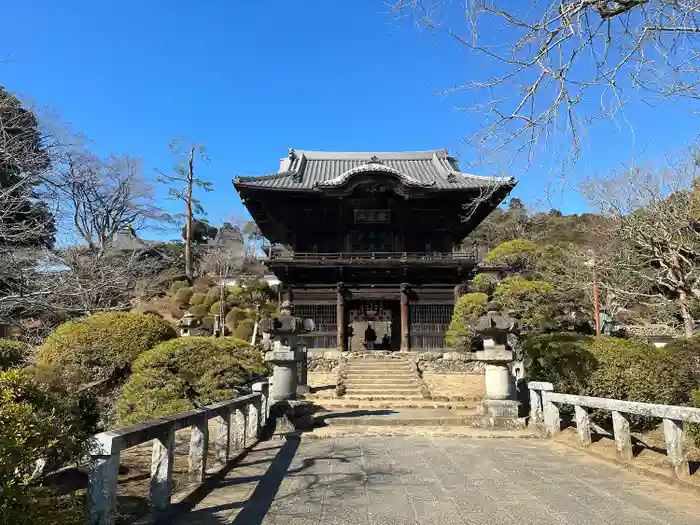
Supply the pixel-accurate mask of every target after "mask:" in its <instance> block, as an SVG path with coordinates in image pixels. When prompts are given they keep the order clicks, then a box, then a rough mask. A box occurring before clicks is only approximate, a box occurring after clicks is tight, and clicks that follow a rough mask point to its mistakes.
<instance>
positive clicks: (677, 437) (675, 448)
mask: <svg viewBox="0 0 700 525" xmlns="http://www.w3.org/2000/svg"><path fill="white" fill-rule="evenodd" d="M664 441H665V442H666V455H667V456H668V459H669V461H670V462H671V465H673V473H674V474H675V475H676V477H677V478H680V479H683V478H687V477H688V476H690V466H689V465H688V457H687V456H686V455H685V452H684V451H683V421H680V420H678V419H668V418H664Z"/></svg>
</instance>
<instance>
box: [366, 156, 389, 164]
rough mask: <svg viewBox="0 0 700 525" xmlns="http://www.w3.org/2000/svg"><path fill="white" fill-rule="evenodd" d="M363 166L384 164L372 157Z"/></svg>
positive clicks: (377, 158)
mask: <svg viewBox="0 0 700 525" xmlns="http://www.w3.org/2000/svg"><path fill="white" fill-rule="evenodd" d="M365 164H384V163H383V162H382V161H381V160H379V157H377V156H376V155H372V158H370V159H369V160H368V161H367V162H365Z"/></svg>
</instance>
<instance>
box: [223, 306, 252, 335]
mask: <svg viewBox="0 0 700 525" xmlns="http://www.w3.org/2000/svg"><path fill="white" fill-rule="evenodd" d="M246 317H248V314H247V313H246V311H245V310H244V309H243V308H238V307H236V308H233V309H232V310H231V311H230V312H228V313H227V314H226V321H225V322H226V326H228V327H229V328H231V329H232V330H233V329H234V328H235V327H236V326H237V325H238V323H240V322H241V321H242V320H243V319H245V318H246Z"/></svg>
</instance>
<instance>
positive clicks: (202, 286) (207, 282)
mask: <svg viewBox="0 0 700 525" xmlns="http://www.w3.org/2000/svg"><path fill="white" fill-rule="evenodd" d="M192 287H193V288H194V291H195V292H203V293H205V294H206V292H207V290H208V289H209V288H211V279H209V277H197V278H196V279H195V280H194V282H193V283H192Z"/></svg>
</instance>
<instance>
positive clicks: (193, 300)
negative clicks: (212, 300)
mask: <svg viewBox="0 0 700 525" xmlns="http://www.w3.org/2000/svg"><path fill="white" fill-rule="evenodd" d="M206 298H207V294H205V293H202V292H195V293H193V294H192V295H191V296H190V306H198V305H200V304H204V300H205V299H206Z"/></svg>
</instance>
